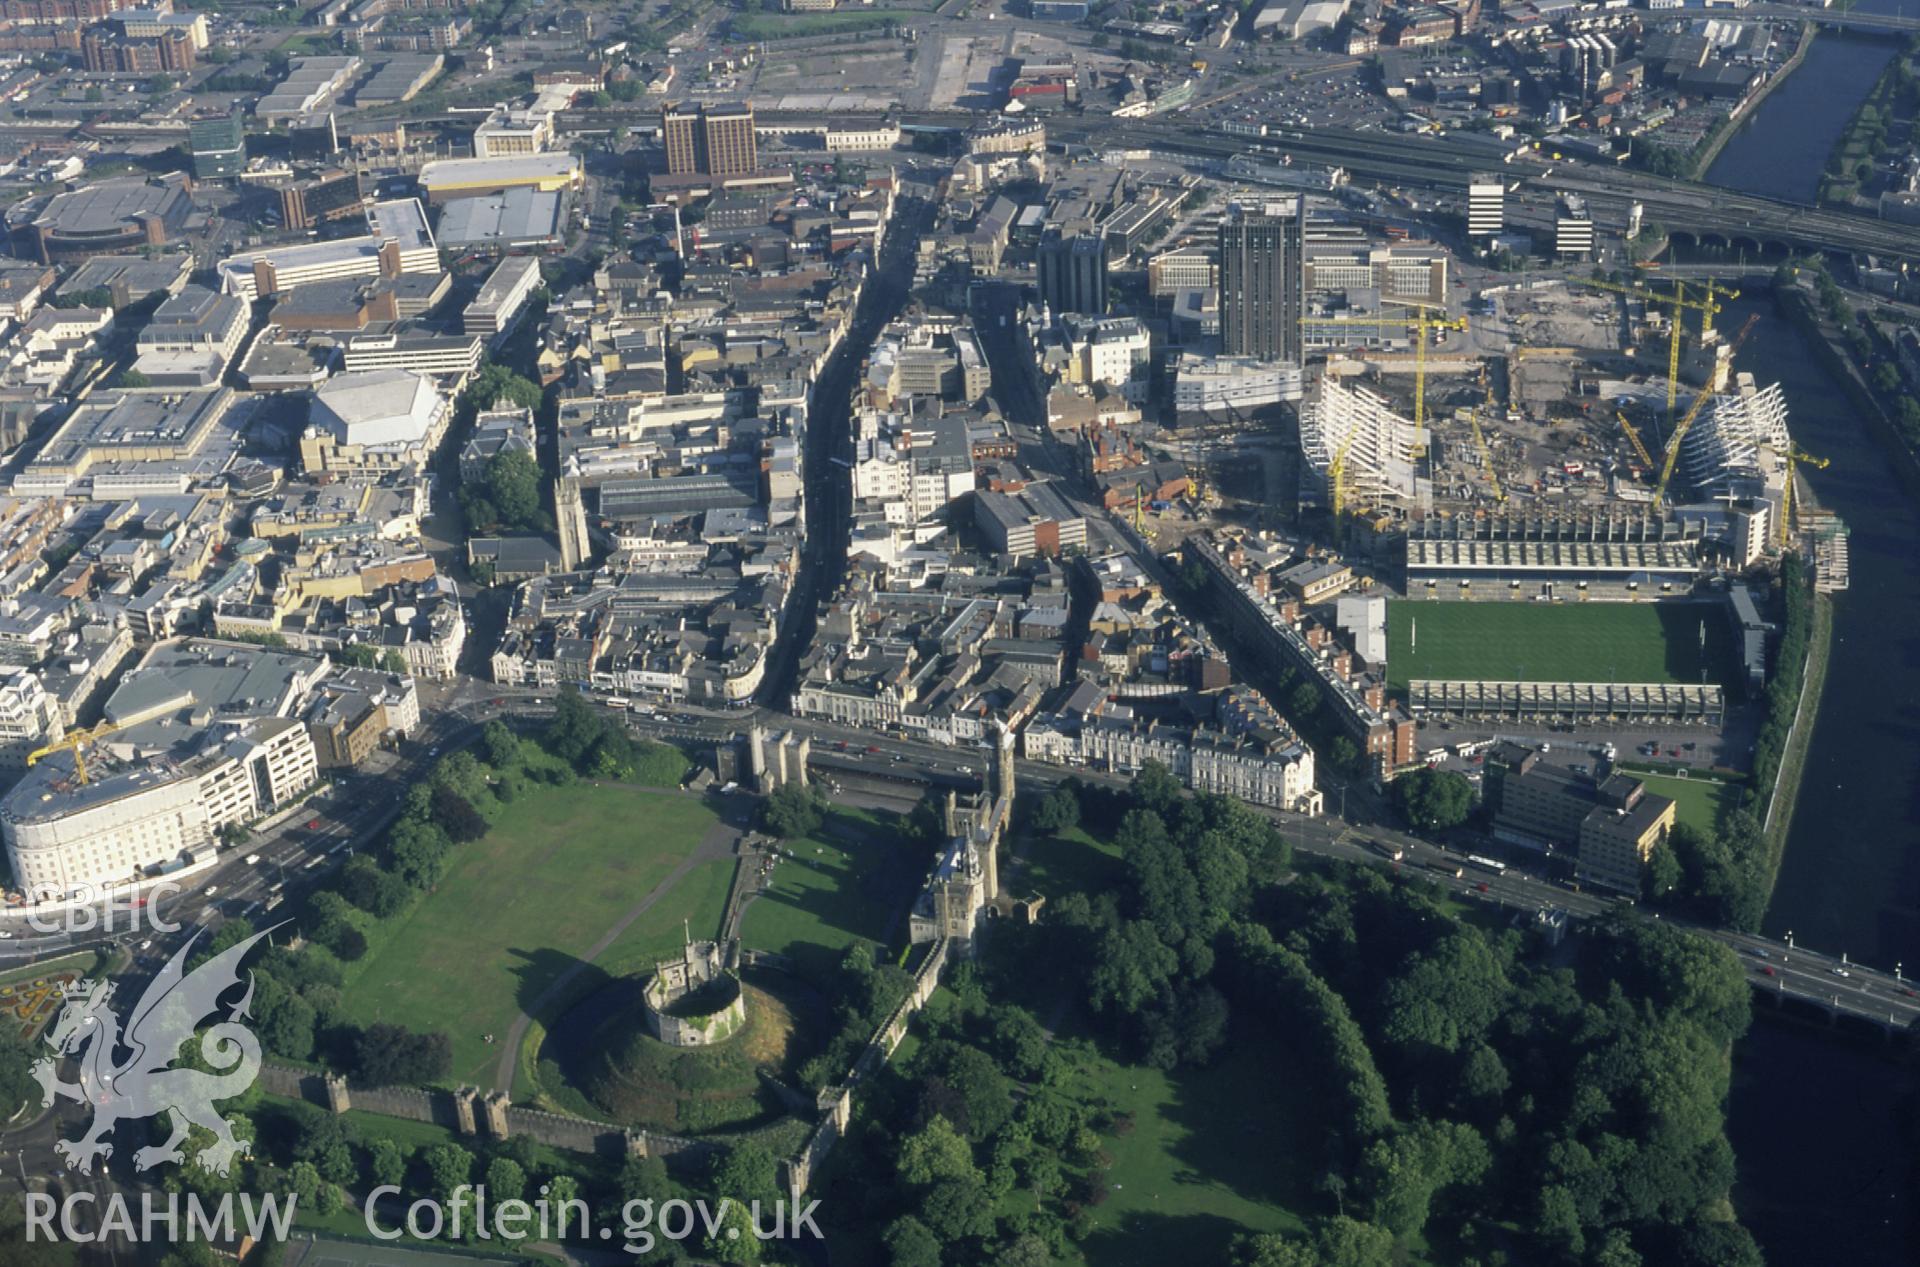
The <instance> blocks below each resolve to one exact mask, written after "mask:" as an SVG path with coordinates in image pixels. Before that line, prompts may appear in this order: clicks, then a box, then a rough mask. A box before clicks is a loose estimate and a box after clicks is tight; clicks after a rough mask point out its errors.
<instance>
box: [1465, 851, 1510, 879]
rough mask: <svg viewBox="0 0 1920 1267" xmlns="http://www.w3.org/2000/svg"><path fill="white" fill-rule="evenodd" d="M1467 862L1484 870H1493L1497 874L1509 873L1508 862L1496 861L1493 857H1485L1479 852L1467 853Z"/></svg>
mask: <svg viewBox="0 0 1920 1267" xmlns="http://www.w3.org/2000/svg"><path fill="white" fill-rule="evenodd" d="M1467 864H1468V865H1469V866H1474V867H1478V868H1480V869H1481V870H1482V871H1491V872H1493V873H1494V874H1495V875H1505V874H1506V873H1507V864H1506V863H1504V862H1498V861H1495V860H1494V859H1492V858H1483V857H1481V856H1480V855H1479V854H1477V853H1470V854H1468V855H1467Z"/></svg>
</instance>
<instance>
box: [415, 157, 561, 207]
mask: <svg viewBox="0 0 1920 1267" xmlns="http://www.w3.org/2000/svg"><path fill="white" fill-rule="evenodd" d="M419 181H420V188H421V189H422V190H424V191H425V192H426V195H427V201H428V202H429V203H431V204H433V205H434V206H436V207H437V206H440V205H441V204H442V203H446V202H451V201H452V200H454V199H455V198H479V197H484V196H486V195H488V194H504V193H505V192H507V191H508V190H509V189H535V190H538V191H539V192H541V193H558V192H560V191H561V190H563V189H578V188H579V187H580V181H581V173H580V160H579V159H577V158H575V157H574V156H573V155H571V154H516V155H513V156H512V157H510V158H443V159H437V160H435V161H434V162H431V163H427V164H424V165H423V166H422V167H421V168H420V175H419Z"/></svg>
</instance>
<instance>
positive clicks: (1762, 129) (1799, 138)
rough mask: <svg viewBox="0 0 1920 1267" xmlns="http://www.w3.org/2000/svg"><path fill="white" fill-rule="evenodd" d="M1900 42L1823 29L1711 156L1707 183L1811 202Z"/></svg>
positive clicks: (1869, 5) (1864, 8) (1872, 6)
mask: <svg viewBox="0 0 1920 1267" xmlns="http://www.w3.org/2000/svg"><path fill="white" fill-rule="evenodd" d="M1857 7H1858V8H1860V9H1862V10H1871V9H1873V8H1874V7H1875V6H1874V5H1873V4H1872V3H1867V4H1862V5H1859V6H1857ZM1899 47H1900V46H1899V45H1898V44H1896V43H1894V42H1893V41H1892V40H1882V39H1855V38H1852V37H1849V36H1844V35H1838V34H1833V33H1827V34H1823V35H1821V36H1820V37H1819V38H1818V39H1816V40H1814V42H1813V47H1812V48H1809V49H1808V50H1807V56H1806V58H1805V60H1803V61H1802V62H1801V63H1800V67H1799V69H1797V70H1795V71H1794V72H1793V74H1791V75H1789V76H1787V78H1786V80H1785V82H1783V83H1781V84H1779V85H1777V86H1776V87H1775V88H1774V90H1773V91H1772V92H1771V93H1769V94H1768V95H1767V99H1766V100H1765V101H1762V102H1761V103H1760V104H1759V106H1758V107H1756V108H1755V109H1754V110H1753V112H1752V113H1751V114H1749V115H1748V116H1747V121H1746V122H1745V123H1744V124H1742V125H1741V127H1740V131H1739V132H1737V133H1735V134H1734V136H1733V139H1731V140H1729V141H1728V142H1727V144H1726V148H1725V149H1722V150H1721V151H1720V156H1719V157H1718V158H1716V159H1714V160H1713V166H1712V167H1709V168H1708V169H1707V183H1708V184H1710V185H1722V186H1725V187H1726V188H1728V189H1738V190H1741V191H1743V192H1746V193H1755V194H1770V195H1772V196H1773V197H1775V198H1786V199H1789V200H1790V201H1793V202H1805V203H1811V202H1812V201H1813V200H1814V198H1815V197H1816V196H1817V195H1818V194H1819V192H1820V174H1821V172H1822V171H1824V170H1825V168H1826V165H1827V155H1828V154H1830V153H1831V152H1832V151H1833V146H1834V142H1836V141H1838V140H1839V139H1840V135H1841V133H1843V132H1845V131H1846V130H1847V122H1848V120H1850V119H1852V118H1853V112H1854V111H1855V110H1858V109H1859V108H1860V103H1861V102H1862V101H1864V100H1865V99H1866V95H1867V91H1868V90H1869V89H1870V88H1872V87H1873V84H1874V81H1875V80H1877V79H1879V78H1880V73H1881V72H1882V71H1884V70H1885V69H1886V68H1887V63H1888V62H1890V61H1892V60H1893V56H1894V54H1895V53H1896V52H1897V51H1898V50H1899Z"/></svg>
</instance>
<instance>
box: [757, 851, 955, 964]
mask: <svg viewBox="0 0 1920 1267" xmlns="http://www.w3.org/2000/svg"><path fill="white" fill-rule="evenodd" d="M823 846H824V848H823ZM788 848H789V849H790V850H791V851H792V854H793V856H792V857H791V858H785V859H783V860H782V861H781V862H780V864H779V865H778V866H777V867H776V868H775V870H774V872H773V875H772V877H771V883H770V884H769V886H768V887H767V888H765V889H763V890H761V891H760V892H759V893H758V894H757V895H755V897H754V898H753V901H752V904H751V905H750V906H749V907H748V908H747V914H746V917H745V919H744V921H743V923H744V925H745V928H746V930H747V933H748V936H747V938H746V940H747V941H748V943H749V944H751V945H755V946H760V947H764V948H766V949H770V950H775V951H779V952H780V953H782V954H785V955H788V956H789V957H791V958H792V959H793V961H794V967H795V969H796V970H797V971H798V972H799V973H800V974H801V975H802V976H805V977H806V978H808V979H809V980H811V981H814V982H825V981H829V980H831V977H832V973H833V971H834V969H835V968H836V967H837V966H838V965H839V963H840V959H841V956H842V955H844V954H845V953H846V949H847V947H848V946H850V945H852V944H853V943H854V942H856V941H871V942H876V943H879V944H880V945H882V946H891V945H893V944H895V943H896V942H897V941H898V940H899V937H898V934H899V933H900V932H901V929H900V928H899V923H900V918H901V916H902V913H903V912H904V911H905V909H906V907H907V906H908V905H909V904H910V903H911V902H912V900H913V896H914V894H915V893H917V892H918V891H919V888H920V884H921V882H922V881H923V880H924V879H925V877H926V874H927V871H928V869H929V868H930V867H931V865H932V855H931V853H930V851H929V850H927V849H926V848H925V847H923V846H922V845H920V844H919V843H918V842H916V841H912V840H909V839H907V838H905V837H904V836H902V835H901V834H900V833H899V831H898V830H897V829H895V827H894V825H893V824H892V823H882V824H878V825H875V824H871V823H867V822H864V821H861V820H859V819H856V818H850V817H845V816H842V815H839V814H833V815H830V816H829V817H828V819H827V821H826V822H825V823H824V824H822V826H821V827H820V830H819V831H818V832H817V833H815V834H814V835H813V836H809V837H807V838H805V839H802V840H797V841H794V842H792V843H791V844H790V845H789V846H788Z"/></svg>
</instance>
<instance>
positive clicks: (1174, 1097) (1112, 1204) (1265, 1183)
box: [1065, 1019, 1325, 1267]
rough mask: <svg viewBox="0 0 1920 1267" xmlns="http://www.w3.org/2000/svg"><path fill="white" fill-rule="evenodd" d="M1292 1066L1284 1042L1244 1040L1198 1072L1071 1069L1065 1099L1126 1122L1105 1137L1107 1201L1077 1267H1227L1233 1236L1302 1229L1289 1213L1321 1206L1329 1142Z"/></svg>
mask: <svg viewBox="0 0 1920 1267" xmlns="http://www.w3.org/2000/svg"><path fill="white" fill-rule="evenodd" d="M1235 1023H1236V1025H1238V1024H1240V1022H1239V1021H1238V1020H1237V1019H1236V1022H1235ZM1293 1064H1294V1060H1293V1056H1292V1054H1291V1053H1290V1052H1288V1051H1287V1050H1286V1049H1285V1047H1284V1045H1283V1043H1281V1042H1277V1041H1273V1040H1272V1039H1270V1038H1268V1037H1266V1036H1262V1037H1261V1038H1251V1037H1248V1036H1245V1035H1242V1036H1239V1037H1237V1038H1236V1039H1235V1040H1234V1042H1232V1043H1231V1044H1230V1045H1229V1047H1228V1049H1227V1050H1226V1052H1224V1053H1223V1054H1222V1056H1221V1058H1220V1059H1219V1060H1218V1061H1217V1062H1216V1063H1214V1064H1213V1065H1211V1066H1210V1067H1208V1068H1205V1069H1178V1070H1175V1071H1174V1072H1173V1073H1171V1074H1166V1073H1162V1072H1160V1071H1159V1070H1157V1069H1153V1068H1151V1067H1149V1066H1146V1065H1130V1064H1120V1063H1118V1062H1116V1061H1113V1060H1111V1059H1108V1058H1107V1057H1104V1056H1099V1057H1094V1058H1093V1059H1091V1060H1086V1061H1082V1062H1078V1063H1077V1064H1076V1067H1075V1068H1074V1071H1073V1074H1072V1075H1071V1077H1070V1079H1069V1080H1068V1083H1067V1086H1066V1088H1065V1090H1066V1092H1067V1094H1069V1095H1073V1096H1075V1097H1077V1098H1081V1099H1084V1100H1087V1101H1089V1102H1091V1103H1100V1104H1104V1105H1105V1106H1106V1107H1107V1108H1108V1109H1109V1110H1110V1111H1111V1112H1113V1113H1114V1114H1115V1115H1116V1116H1119V1115H1130V1116H1131V1121H1132V1126H1131V1129H1127V1130H1123V1131H1119V1132H1109V1133H1108V1134H1107V1135H1106V1136H1105V1137H1103V1139H1102V1140H1101V1146H1102V1147H1103V1148H1104V1149H1105V1150H1106V1151H1107V1152H1108V1153H1109V1154H1110V1155H1111V1156H1112V1157H1113V1166H1112V1167H1111V1168H1110V1169H1109V1170H1108V1171H1107V1175H1106V1178H1107V1189H1108V1193H1109V1195H1108V1197H1107V1199H1106V1201H1104V1202H1102V1203H1101V1204H1100V1205H1098V1206H1096V1207H1093V1208H1092V1210H1091V1214H1092V1217H1093V1227H1094V1230H1093V1233H1092V1234H1091V1235H1090V1236H1089V1237H1088V1238H1087V1239H1086V1240H1085V1241H1084V1242H1083V1243H1082V1245H1081V1249H1082V1252H1083V1254H1084V1258H1083V1260H1082V1261H1084V1262H1085V1263H1086V1264H1088V1267H1160V1265H1161V1264H1165V1263H1203V1262H1204V1263H1224V1262H1226V1261H1227V1258H1228V1254H1227V1247H1228V1244H1229V1242H1231V1240H1232V1239H1233V1237H1234V1235H1235V1234H1236V1233H1238V1232H1285V1231H1297V1230H1299V1229H1300V1228H1301V1226H1302V1221H1301V1219H1300V1217H1299V1216H1298V1215H1297V1214H1295V1213H1294V1211H1296V1210H1306V1209H1312V1208H1315V1207H1316V1206H1317V1205H1318V1203H1319V1198H1316V1197H1315V1195H1314V1193H1313V1190H1312V1186H1313V1183H1314V1181H1315V1180H1316V1179H1317V1178H1318V1176H1319V1173H1320V1166H1321V1163H1322V1161H1323V1152H1324V1147H1325V1145H1324V1143H1323V1140H1324V1132H1323V1130H1322V1129H1321V1127H1320V1125H1319V1123H1318V1116H1317V1113H1316V1111H1315V1103H1314V1088H1313V1086H1312V1084H1311V1079H1306V1078H1302V1077H1301V1076H1299V1075H1298V1074H1297V1073H1296V1072H1295V1071H1294V1070H1293V1067H1292V1066H1293Z"/></svg>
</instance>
